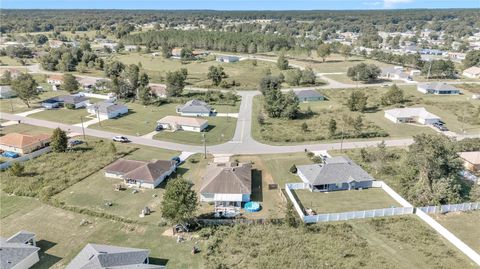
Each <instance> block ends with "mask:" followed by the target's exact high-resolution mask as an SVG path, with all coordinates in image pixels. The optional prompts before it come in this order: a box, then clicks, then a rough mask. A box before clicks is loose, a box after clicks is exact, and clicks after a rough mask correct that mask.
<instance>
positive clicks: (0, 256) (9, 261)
mask: <svg viewBox="0 0 480 269" xmlns="http://www.w3.org/2000/svg"><path fill="white" fill-rule="evenodd" d="M39 250H40V248H39V247H37V245H36V240H35V234H34V233H31V232H27V231H20V232H18V233H16V234H15V235H13V236H11V237H10V238H8V239H5V238H2V237H0V268H2V269H28V268H31V267H32V266H34V265H35V264H36V263H37V262H39V260H40V259H39V256H38V251H39Z"/></svg>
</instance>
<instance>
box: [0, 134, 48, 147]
mask: <svg viewBox="0 0 480 269" xmlns="http://www.w3.org/2000/svg"><path fill="white" fill-rule="evenodd" d="M48 140H50V135H49V134H38V135H28V134H19V133H8V134H6V135H4V136H2V137H0V145H5V146H9V147H15V148H24V147H27V146H30V145H33V144H35V143H38V142H46V141H48Z"/></svg>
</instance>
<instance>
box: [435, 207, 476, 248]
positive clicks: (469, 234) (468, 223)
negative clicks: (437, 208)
mask: <svg viewBox="0 0 480 269" xmlns="http://www.w3.org/2000/svg"><path fill="white" fill-rule="evenodd" d="M433 218H434V219H435V220H436V221H438V222H439V223H440V224H442V225H443V227H445V228H447V229H448V230H449V231H450V232H452V233H453V234H455V235H456V236H457V237H458V238H460V240H462V241H463V242H464V243H465V244H467V245H469V246H470V247H471V248H473V249H474V250H475V251H477V252H480V229H479V228H478V224H479V223H480V210H476V211H470V212H451V213H448V214H438V215H434V216H433Z"/></svg>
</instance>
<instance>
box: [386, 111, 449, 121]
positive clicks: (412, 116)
mask: <svg viewBox="0 0 480 269" xmlns="http://www.w3.org/2000/svg"><path fill="white" fill-rule="evenodd" d="M385 118H387V119H389V120H391V121H392V122H394V123H420V124H425V125H433V124H434V123H438V122H440V121H441V119H440V117H438V116H437V115H435V114H432V113H430V112H428V111H427V110H426V109H425V108H423V107H405V108H394V109H389V110H385Z"/></svg>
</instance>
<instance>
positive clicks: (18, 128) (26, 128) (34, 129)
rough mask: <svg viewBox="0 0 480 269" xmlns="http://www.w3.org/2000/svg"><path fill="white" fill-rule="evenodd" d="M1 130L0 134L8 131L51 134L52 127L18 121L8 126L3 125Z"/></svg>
mask: <svg viewBox="0 0 480 269" xmlns="http://www.w3.org/2000/svg"><path fill="white" fill-rule="evenodd" d="M1 132H2V134H8V133H20V134H51V133H52V129H49V128H44V127H39V126H33V125H28V124H23V123H20V124H14V125H9V126H3V127H2V129H1Z"/></svg>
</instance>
